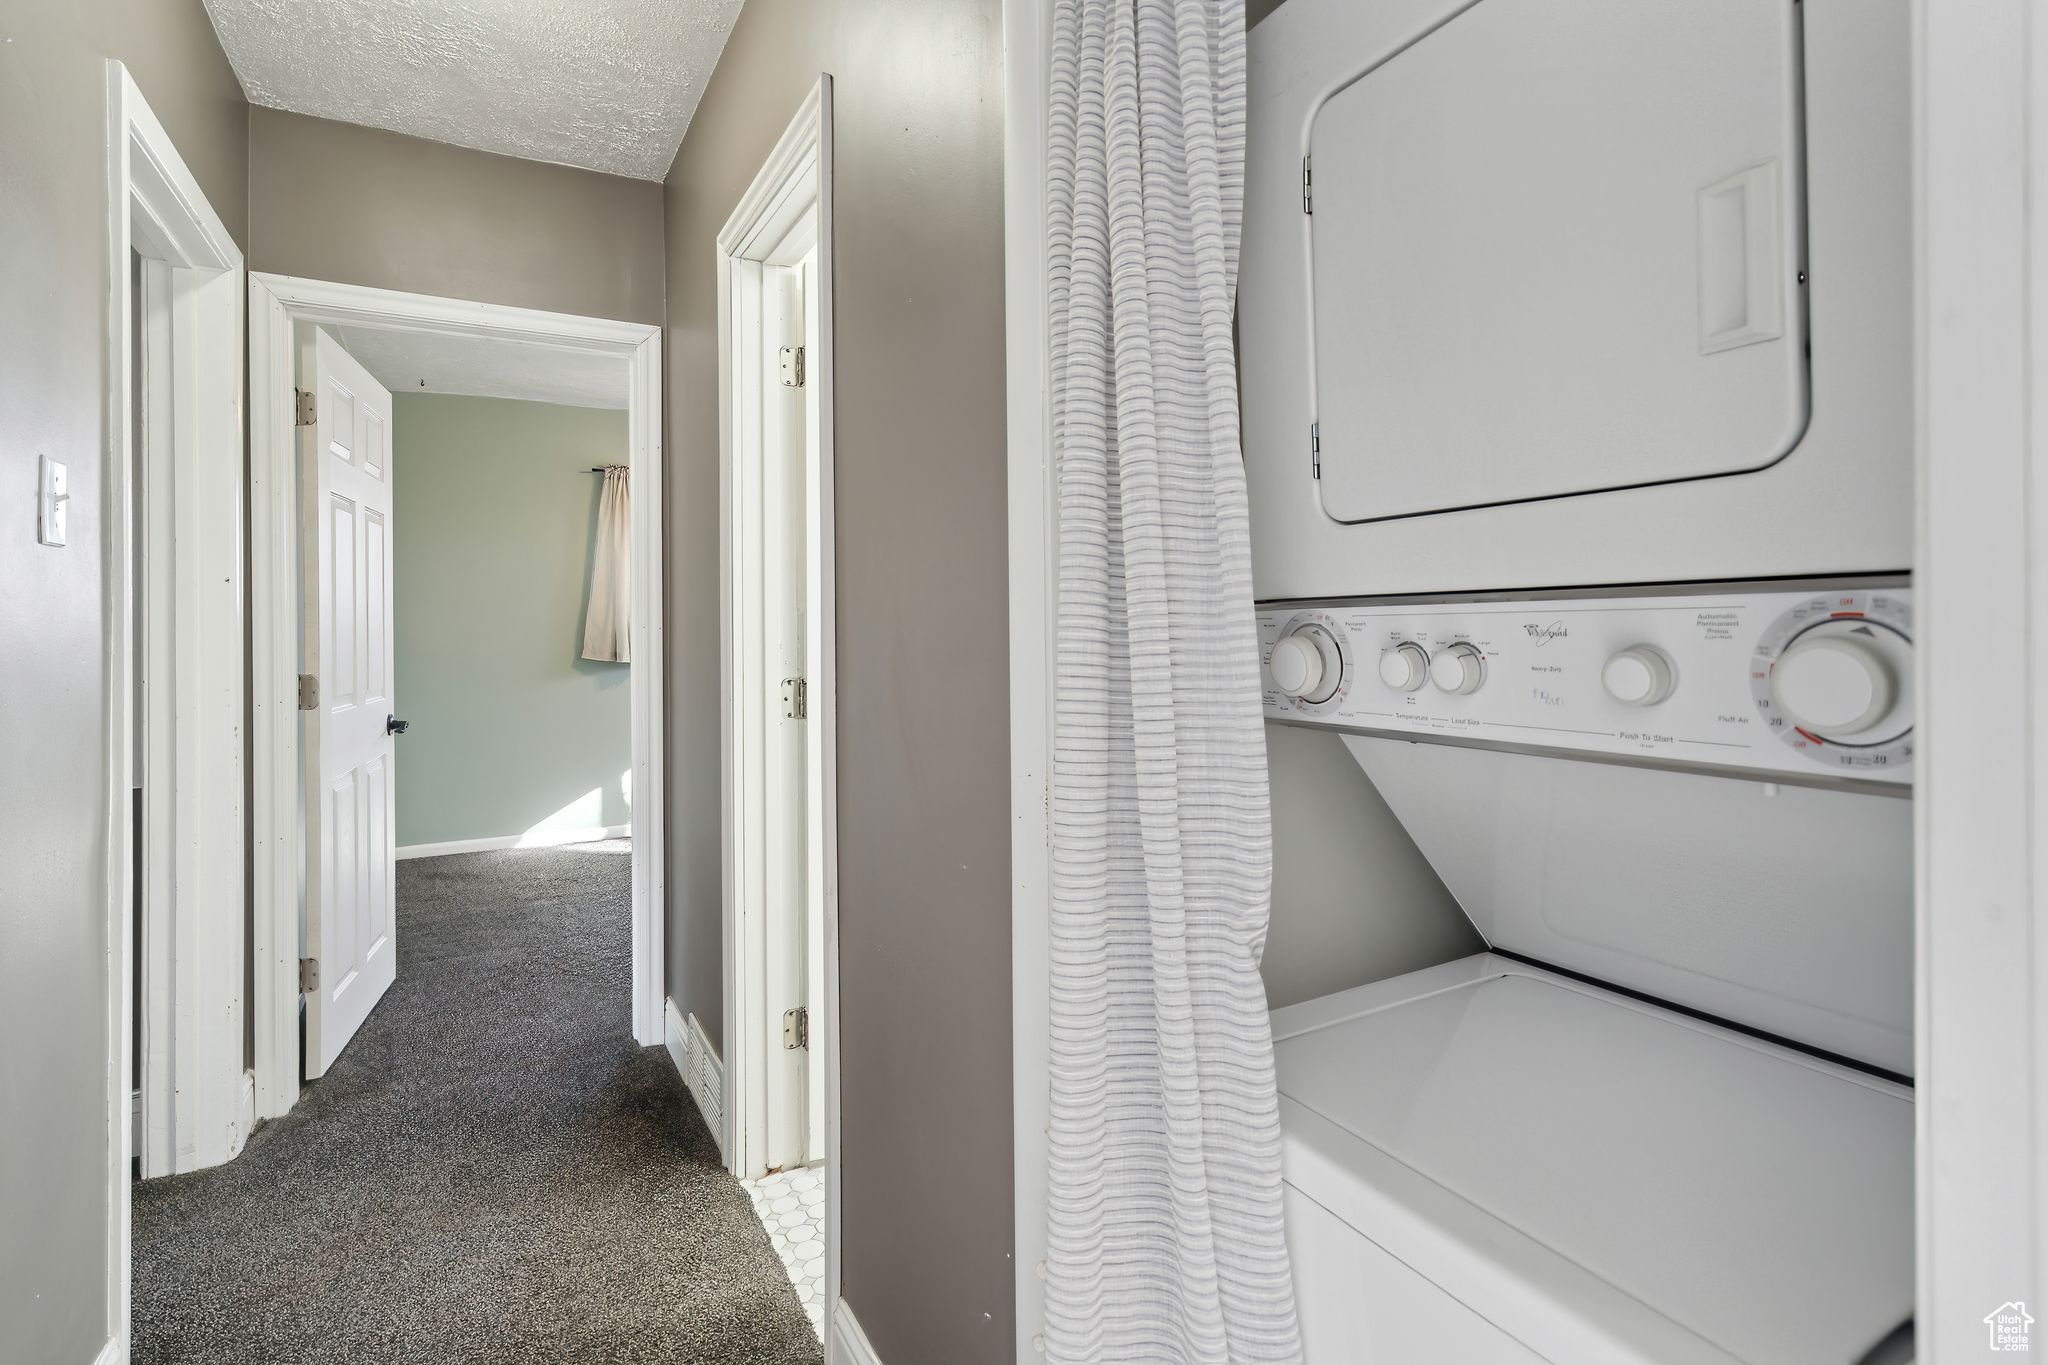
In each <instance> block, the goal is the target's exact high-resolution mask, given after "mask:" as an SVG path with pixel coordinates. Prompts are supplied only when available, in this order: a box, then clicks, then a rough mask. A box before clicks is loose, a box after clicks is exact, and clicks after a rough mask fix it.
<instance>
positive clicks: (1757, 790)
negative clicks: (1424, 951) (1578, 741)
mask: <svg viewBox="0 0 2048 1365" xmlns="http://www.w3.org/2000/svg"><path fill="white" fill-rule="evenodd" d="M1344 742H1345V744H1346V746H1347V747H1348V748H1349V749H1350V750H1351V753H1352V756H1353V757H1354V758H1356V759H1357V760H1358V763H1359V766H1360V767H1362V768H1364V769H1365V772H1366V775H1367V776H1368V777H1370V778H1371V779H1372V782H1373V785H1374V786H1376V787H1377V788H1379V791H1380V795H1382V796H1384V797H1385V798H1386V801H1387V805H1388V806H1389V807H1390V808H1391V809H1392V810H1393V812H1394V814H1395V815H1396V816H1397V817H1398V818H1399V819H1400V821H1401V824H1402V826H1403V828H1405V829H1406V830H1407V831H1408V833H1409V835H1410V836H1411V837H1413V838H1414V840H1415V843H1416V847H1417V848H1419V849H1420V850H1421V851H1422V855H1423V856H1424V857H1425V858H1427V859H1429V863H1430V866H1431V867H1433V868H1435V869H1436V873H1437V876H1439V877H1440V878H1442V879H1443V883H1444V886H1445V887H1446V888H1447V889H1448V890H1449V891H1450V893H1451V894H1452V895H1453V896H1455V897H1457V900H1458V904H1459V906H1460V907H1461V908H1462V909H1463V910H1464V911H1465V914H1466V915H1467V917H1469V918H1470V919H1471V921H1472V924H1473V927H1475V928H1476V929H1478V930H1479V933H1480V936H1481V937H1482V938H1484V939H1485V940H1486V942H1487V943H1488V945H1490V946H1492V947H1496V948H1505V949H1507V950H1508V951H1510V952H1516V953H1521V954H1522V955H1524V956H1526V957H1532V958H1535V959H1536V960H1537V961H1539V962H1548V963H1552V964H1554V965H1556V966H1559V967H1563V968H1565V969H1567V970H1570V971H1575V972H1582V973H1584V974H1586V975H1587V976H1591V977H1595V978H1598V979H1599V980H1601V981H1608V982H1612V983H1614V984H1615V985H1618V986H1622V987H1625V988H1627V989H1629V990H1634V991H1641V992H1642V993H1644V994H1646V995H1651V996H1655V997H1656V998H1657V999H1659V1000H1668V1001H1671V1002H1673V1003H1674V1004H1679V1005H1684V1006H1687V1007H1689V1008H1691V1009H1696V1010H1701V1011H1703V1012H1705V1013H1708V1014H1712V1015H1714V1016H1716V1017H1718V1018H1722V1019H1730V1020H1733V1021H1735V1022H1736V1023H1740V1024H1746V1025H1748V1026H1749V1027H1751V1028H1756V1029H1762V1030H1764V1031H1765V1032H1767V1033H1771V1034H1775V1035H1777V1036H1778V1037H1781V1038H1790V1039H1793V1040H1794V1041H1797V1042H1800V1043H1804V1044H1806V1045H1807V1046H1808V1047H1815V1048H1820V1049H1822V1050H1823V1051H1827V1052H1832V1053H1835V1054H1836V1055H1838V1056H1843V1057H1849V1058H1853V1059H1854V1060H1856V1061H1859V1062H1863V1063H1865V1064H1867V1065H1870V1066H1877V1067H1882V1068H1884V1069H1885V1070H1887V1071H1891V1072H1894V1073H1897V1074H1899V1075H1911V1074H1912V1071H1913V807H1912V803H1911V802H1908V801H1902V800H1899V799H1898V798H1896V797H1891V796H1872V795H1866V794H1862V793H1854V792H1830V791H1817V790H1814V789H1811V788H1805V787H1789V786H1788V787H1778V788H1775V789H1773V788H1771V787H1768V786H1765V785H1764V784H1762V783H1757V782H1745V781H1740V780H1737V779H1732V778H1725V777H1709V776H1704V775H1701V774H1696V773H1680V772H1664V771H1660V770H1658V769H1654V768H1635V767H1622V766H1616V765H1613V764H1595V763H1580V762H1575V761H1573V760H1570V759H1562V758H1544V757H1538V756H1535V755H1528V754H1504V753H1488V752H1486V751H1484V750H1480V749H1455V748H1444V747H1438V746H1425V745H1420V744H1403V743H1401V742H1399V741H1397V740H1388V739H1373V738H1367V737H1364V736H1359V735H1346V736H1345V737H1344Z"/></svg>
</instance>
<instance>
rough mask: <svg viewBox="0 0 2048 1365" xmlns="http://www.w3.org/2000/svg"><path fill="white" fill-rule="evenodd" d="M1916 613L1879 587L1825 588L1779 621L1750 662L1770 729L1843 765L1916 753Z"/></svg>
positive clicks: (1860, 766)
mask: <svg viewBox="0 0 2048 1365" xmlns="http://www.w3.org/2000/svg"><path fill="white" fill-rule="evenodd" d="M1912 680H1913V621H1912V616H1911V613H1910V612H1909V610H1908V608H1907V606H1906V603H1905V601H1904V600H1903V599H1902V598H1901V597H1900V596H1899V595H1898V594H1897V593H1893V592H1889V591H1887V590H1886V589H1883V588H1868V589H1857V590H1854V591H1850V592H1835V593H1821V594H1817V595H1815V596H1814V597H1812V598H1810V599H1808V600H1807V601H1805V602H1802V603H1800V604H1799V605H1798V606H1796V607H1794V608H1792V609H1791V610H1790V611H1787V612H1785V613H1784V614H1783V615H1781V616H1779V617H1778V619H1777V620H1776V621H1773V622H1772V623H1771V625H1770V628H1769V629H1768V630H1766V631H1765V632H1764V634H1763V638H1762V639H1760V640H1758V641H1757V646H1756V654H1755V657H1754V658H1753V659H1752V660H1751V661H1750V671H1749V682H1750V693H1751V695H1752V696H1753V697H1754V699H1755V701H1756V706H1757V711H1758V713H1759V714H1760V715H1761V716H1762V717H1763V721H1764V724H1765V725H1766V726H1768V727H1769V728H1770V730H1771V732H1772V733H1773V734H1775V735H1777V736H1778V738H1779V739H1781V740H1783V741H1784V742H1785V743H1786V744H1788V745H1790V746H1791V747H1792V748H1793V749H1795V750H1797V751H1798V752H1800V753H1802V754H1804V755H1805V756H1806V757H1808V758H1810V759H1812V760H1813V761H1814V762H1815V763H1818V764H1821V765H1822V766H1824V767H1828V768H1833V769H1836V770H1837V771H1844V770H1846V771H1847V772H1849V773H1854V772H1857V771H1859V770H1864V771H1869V770H1876V769H1898V768H1901V767H1904V766H1905V765H1906V764H1908V763H1910V762H1912V760H1913V695H1912Z"/></svg>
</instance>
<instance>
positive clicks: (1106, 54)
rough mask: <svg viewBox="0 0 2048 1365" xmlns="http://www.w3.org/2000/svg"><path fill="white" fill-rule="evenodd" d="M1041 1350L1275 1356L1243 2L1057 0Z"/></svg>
mask: <svg viewBox="0 0 2048 1365" xmlns="http://www.w3.org/2000/svg"><path fill="white" fill-rule="evenodd" d="M1050 96H1051V98H1050V122H1049V126H1048V140H1049V156H1048V163H1049V165H1048V186H1047V189H1048V199H1049V220H1050V221H1049V224H1048V229H1049V266H1050V282H1049V295H1050V297H1049V300H1048V304H1049V309H1050V316H1049V321H1050V330H1051V348H1052V376H1051V377H1052V386H1053V408H1052V418H1053V439H1054V445H1055V452H1056V457H1057V460H1058V476H1057V479H1058V523H1059V560H1058V563H1059V607H1058V643H1057V657H1056V676H1055V720H1054V758H1053V803H1054V809H1053V822H1052V828H1053V836H1052V837H1053V924H1052V945H1051V951H1052V973H1051V975H1052V998H1051V1002H1050V1006H1051V1027H1052V1038H1051V1048H1052V1073H1051V1114H1052V1121H1051V1169H1050V1177H1051V1179H1050V1187H1051V1188H1050V1199H1049V1207H1048V1234H1049V1253H1048V1261H1047V1324H1046V1346H1047V1355H1048V1357H1049V1358H1050V1359H1052V1360H1055V1361H1061V1362H1071V1363H1072V1365H1080V1363H1081V1362H1089V1363H1090V1365H1093V1363H1094V1362H1104V1361H1114V1362H1138V1361H1158V1362H1173V1365H1207V1363H1208V1362H1216V1363H1217V1365H1222V1362H1254V1361H1256V1362H1268V1361H1298V1360H1299V1359H1300V1358H1301V1346H1300V1338H1299V1331H1298V1328H1297V1326H1296V1321H1295V1310H1294V1294H1293V1282H1292V1277H1291V1275H1290V1272H1289V1266H1288V1260H1287V1250H1286V1244H1285V1241H1284V1237H1283V1233H1282V1225H1281V1199H1280V1124H1279V1115H1278V1102H1277V1099H1276V1095H1275V1084H1274V1073H1273V1046H1272V1033H1271V1026H1270V1023H1269V1021H1268V1017H1267V1012H1266V1000H1265V991H1264V987H1263V985H1262V983H1261V981H1260V978H1259V959H1260V956H1261V954H1262V953H1263V951H1264V946H1265V938H1266V924H1267V917H1268V910H1269V900H1270V890H1271V881H1272V831H1271V822H1270V815H1269V811H1268V804H1267V785H1266V759H1265V731H1264V722H1263V717H1262V713H1261V708H1260V698H1259V652H1258V640H1257V628H1256V622H1255V618H1254V616H1253V612H1252V585H1251V558H1250V543H1249V529H1248V515H1247V509H1246V502H1245V483H1244V466H1243V460H1242V456H1241V453H1240V449H1239V444H1238V440H1239V438H1238V405H1237V370H1236V357H1235V350H1234V342H1233V336H1232V307H1233V302H1234V295H1235V291H1236V286H1237V261H1238V244H1239V235H1240V227H1241V223H1242V220H1243V201H1244V147H1245V141H1244V134H1245V129H1244V120H1245V31H1244V6H1243V0H1178V2H1176V0H1056V4H1055V8H1054V16H1053V45H1052V84H1051V91H1050Z"/></svg>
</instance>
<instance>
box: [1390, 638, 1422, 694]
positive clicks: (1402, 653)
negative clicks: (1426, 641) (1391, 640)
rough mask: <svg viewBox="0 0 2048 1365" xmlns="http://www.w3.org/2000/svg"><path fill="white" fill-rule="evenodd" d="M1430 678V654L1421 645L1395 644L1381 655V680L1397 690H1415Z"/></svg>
mask: <svg viewBox="0 0 2048 1365" xmlns="http://www.w3.org/2000/svg"><path fill="white" fill-rule="evenodd" d="M1428 678H1429V655H1428V654H1426V653H1425V652H1424V651H1423V648H1422V646H1421V645H1416V644H1406V645H1395V646H1394V647H1393V648H1392V649H1390V650H1388V651H1387V652H1386V653H1384V654H1382V655H1380V681H1381V682H1383V683H1385V684H1386V685H1387V686H1389V687H1391V688H1393V689H1394V690H1395V691H1396V692H1413V691H1415V690H1416V689H1417V688H1419V687H1421V686H1422V684H1423V683H1424V682H1426V681H1427V680H1428Z"/></svg>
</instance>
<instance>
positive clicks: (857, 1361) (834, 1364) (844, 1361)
mask: <svg viewBox="0 0 2048 1365" xmlns="http://www.w3.org/2000/svg"><path fill="white" fill-rule="evenodd" d="M828 1360H829V1365H882V1358H881V1357H880V1356H878V1355H876V1354H875V1348H874V1345H873V1344H872V1343H871V1342H869V1340H868V1334H867V1333H866V1332H863V1331H861V1330H860V1324H859V1323H858V1322H856V1321H855V1320H854V1316H853V1309H851V1308H849V1307H848V1306H847V1303H846V1300H845V1299H841V1300H840V1301H839V1302H838V1303H835V1304H833V1305H832V1351H831V1355H830V1356H829V1357H828Z"/></svg>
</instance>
